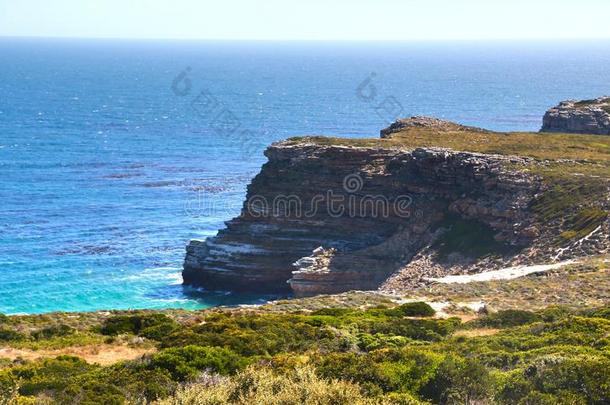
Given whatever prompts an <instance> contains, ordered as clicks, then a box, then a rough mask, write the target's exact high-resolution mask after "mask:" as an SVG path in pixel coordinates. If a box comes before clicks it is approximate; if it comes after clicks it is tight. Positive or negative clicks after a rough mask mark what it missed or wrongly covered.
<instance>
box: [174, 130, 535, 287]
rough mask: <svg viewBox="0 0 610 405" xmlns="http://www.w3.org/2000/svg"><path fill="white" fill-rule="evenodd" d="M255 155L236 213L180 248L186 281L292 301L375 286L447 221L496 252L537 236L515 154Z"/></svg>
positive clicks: (289, 145) (307, 149)
mask: <svg viewBox="0 0 610 405" xmlns="http://www.w3.org/2000/svg"><path fill="white" fill-rule="evenodd" d="M265 154H266V156H267V157H268V158H269V161H268V163H266V164H265V165H264V166H263V168H262V170H261V172H260V174H258V175H257V176H256V177H255V178H254V180H253V181H252V183H251V184H250V186H249V187H248V194H247V201H246V203H245V204H244V207H243V209H242V214H241V216H240V217H238V218H235V219H233V220H231V221H229V222H227V224H226V225H227V227H226V229H223V230H221V231H220V232H219V233H218V235H217V236H216V237H213V238H208V239H207V240H206V241H198V240H194V241H192V242H191V243H190V244H189V246H188V248H187V256H186V260H185V263H184V273H183V275H184V281H185V283H187V284H195V285H200V286H204V287H205V288H207V289H220V290H235V291H248V292H255V291H256V292H288V291H291V290H292V291H293V292H294V293H295V294H297V295H310V294H314V293H335V292H340V291H347V290H351V289H373V288H377V287H379V286H380V285H381V283H383V282H384V280H386V279H387V278H388V277H389V276H390V275H391V274H393V273H394V272H396V271H397V270H398V269H400V268H401V267H404V266H405V265H406V264H408V263H409V261H410V260H411V259H412V258H413V257H414V256H415V255H416V254H417V253H418V252H420V251H421V250H422V249H423V248H424V247H427V246H430V245H431V244H433V242H434V241H435V240H436V239H437V238H438V236H439V235H440V234H442V233H443V231H444V230H445V228H444V225H443V224H445V223H446V222H447V221H448V220H449V219H450V218H451V217H457V218H460V220H463V221H470V222H469V223H471V224H472V225H473V229H481V228H484V229H485V230H486V231H488V232H484V234H481V236H482V237H485V238H490V239H493V243H495V244H497V245H498V246H500V245H501V246H504V247H507V248H510V249H505V250H503V252H505V251H509V250H510V251H511V252H513V251H515V250H517V251H519V250H522V249H524V248H526V247H528V246H530V245H532V241H533V240H534V239H535V238H536V237H539V234H538V233H537V232H534V231H533V229H535V220H534V218H533V217H532V216H531V214H530V213H529V212H528V210H527V207H528V204H530V202H531V200H532V199H533V198H534V196H535V195H536V193H537V192H538V191H539V189H540V187H541V185H540V183H539V181H538V179H537V178H536V177H535V176H531V175H528V174H525V173H523V172H521V171H509V170H506V169H505V168H504V167H505V166H506V164H512V165H527V164H529V160H528V159H525V158H518V157H507V156H500V155H484V154H477V153H466V152H455V151H451V150H447V149H440V148H419V149H415V150H398V149H384V148H369V147H348V146H340V145H318V144H313V143H307V142H298V143H293V142H290V141H288V142H280V143H276V144H274V145H272V146H271V147H269V148H268V149H267V151H266V152H265ZM477 232H478V231H477ZM513 258H514V254H512V253H511V255H509V256H507V258H506V260H504V261H506V262H509V261H510V260H512V259H513ZM504 261H502V260H501V262H502V263H504Z"/></svg>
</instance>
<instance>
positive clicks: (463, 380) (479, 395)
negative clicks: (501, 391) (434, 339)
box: [421, 356, 493, 404]
mask: <svg viewBox="0 0 610 405" xmlns="http://www.w3.org/2000/svg"><path fill="white" fill-rule="evenodd" d="M492 388H493V382H492V379H491V377H490V375H489V371H488V370H487V369H486V368H485V366H483V365H482V364H481V363H479V362H478V361H477V360H474V359H463V358H458V357H455V356H448V357H447V358H446V359H445V360H444V361H443V362H442V363H441V364H440V365H439V366H438V368H437V369H436V372H435V373H434V376H433V377H432V378H431V379H430V381H429V382H428V383H427V384H426V385H425V386H424V387H422V389H421V394H422V395H423V396H424V397H425V398H427V399H430V400H432V401H433V402H435V403H440V404H471V403H475V401H478V400H483V399H486V398H488V397H489V396H490V393H491V391H492Z"/></svg>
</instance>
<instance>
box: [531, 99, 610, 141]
mask: <svg viewBox="0 0 610 405" xmlns="http://www.w3.org/2000/svg"><path fill="white" fill-rule="evenodd" d="M541 131H542V132H564V133H577V134H597V135H610V97H600V98H597V99H594V100H582V101H574V100H568V101H562V102H561V103H559V105H558V106H556V107H553V108H551V109H550V110H548V111H547V112H546V114H545V115H544V118H543V121H542V129H541Z"/></svg>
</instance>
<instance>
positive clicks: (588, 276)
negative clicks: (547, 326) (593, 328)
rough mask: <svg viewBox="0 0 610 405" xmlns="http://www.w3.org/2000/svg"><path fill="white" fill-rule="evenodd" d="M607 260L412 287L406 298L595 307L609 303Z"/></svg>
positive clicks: (507, 306)
mask: <svg viewBox="0 0 610 405" xmlns="http://www.w3.org/2000/svg"><path fill="white" fill-rule="evenodd" d="M606 260H607V259H603V258H597V259H591V261H590V262H588V263H586V264H584V265H570V266H566V267H564V268H562V269H559V270H555V271H550V272H545V273H540V274H532V275H530V276H527V277H521V278H516V279H513V280H501V281H486V282H474V283H468V284H435V285H432V286H430V287H426V288H421V289H418V290H415V291H414V292H413V294H412V295H410V296H409V298H414V299H424V300H427V301H437V300H441V301H450V302H453V303H465V302H474V301H482V302H485V304H486V305H487V306H488V307H489V308H491V309H493V310H502V309H527V310H539V309H543V308H546V307H548V306H550V305H561V306H565V307H568V308H573V309H582V308H595V307H600V306H604V305H607V304H608V303H610V263H608V262H607V261H606Z"/></svg>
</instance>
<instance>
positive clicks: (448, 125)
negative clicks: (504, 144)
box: [380, 116, 487, 138]
mask: <svg viewBox="0 0 610 405" xmlns="http://www.w3.org/2000/svg"><path fill="white" fill-rule="evenodd" d="M409 128H428V129H435V130H441V131H445V132H449V131H476V132H487V131H486V130H484V129H481V128H476V127H468V126H465V125H460V124H456V123H455V122H451V121H445V120H441V119H438V118H433V117H424V116H415V117H411V118H403V119H399V120H396V121H394V122H393V123H392V124H390V126H389V127H387V128H384V129H382V130H381V131H380V135H381V137H382V138H389V137H391V136H392V134H394V133H397V132H400V131H403V130H405V129H409Z"/></svg>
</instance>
